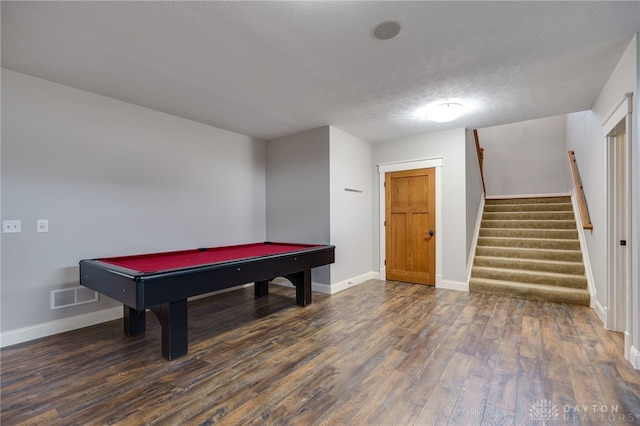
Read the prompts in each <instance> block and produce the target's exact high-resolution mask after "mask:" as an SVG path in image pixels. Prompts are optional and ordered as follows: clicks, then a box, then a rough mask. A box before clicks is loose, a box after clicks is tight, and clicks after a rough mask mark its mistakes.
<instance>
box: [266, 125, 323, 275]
mask: <svg viewBox="0 0 640 426" xmlns="http://www.w3.org/2000/svg"><path fill="white" fill-rule="evenodd" d="M329 173H330V166H329V127H328V126H325V127H319V128H317V129H312V130H307V131H305V132H301V133H296V134H294V135H289V136H284V137H281V138H277V139H273V140H269V141H267V143H266V194H267V207H266V226H267V231H266V232H267V240H269V241H286V242H292V243H309V244H330V243H331V229H330V202H329V201H330V191H329V184H330V179H329ZM312 280H313V282H314V283H320V284H327V285H329V284H331V269H330V266H323V267H320V268H315V269H314V270H313V272H312Z"/></svg>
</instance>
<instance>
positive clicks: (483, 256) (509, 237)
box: [469, 197, 590, 306]
mask: <svg viewBox="0 0 640 426" xmlns="http://www.w3.org/2000/svg"><path fill="white" fill-rule="evenodd" d="M469 291H474V292H483V293H494V294H505V295H511V296H515V297H522V298H527V299H536V300H547V301H554V302H561V303H569V304H577V305H586V306H589V300H590V296H589V291H588V290H587V279H586V277H585V273H584V264H583V262H582V252H581V250H580V241H579V239H578V231H577V228H576V221H575V217H574V214H573V205H572V204H571V198H570V197H546V198H512V199H502V200H495V199H490V200H486V202H485V207H484V213H483V216H482V224H481V226H480V235H479V237H478V244H477V248H476V256H475V260H474V264H473V269H472V271H471V280H470V281H469Z"/></svg>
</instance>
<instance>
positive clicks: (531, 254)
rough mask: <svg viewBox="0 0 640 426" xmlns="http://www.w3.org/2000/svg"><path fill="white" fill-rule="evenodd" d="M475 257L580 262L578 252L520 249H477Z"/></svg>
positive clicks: (580, 258)
mask: <svg viewBox="0 0 640 426" xmlns="http://www.w3.org/2000/svg"><path fill="white" fill-rule="evenodd" d="M476 256H496V257H510V258H515V259H523V258H526V259H540V260H554V259H562V260H565V261H569V262H582V252H581V251H580V250H550V249H535V248H520V247H492V246H486V247H478V248H477V250H476Z"/></svg>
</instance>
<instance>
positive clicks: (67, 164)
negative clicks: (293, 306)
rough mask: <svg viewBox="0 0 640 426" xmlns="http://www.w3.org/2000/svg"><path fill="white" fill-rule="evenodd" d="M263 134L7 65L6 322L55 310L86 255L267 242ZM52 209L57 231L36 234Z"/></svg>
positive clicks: (30, 321)
mask: <svg viewBox="0 0 640 426" xmlns="http://www.w3.org/2000/svg"><path fill="white" fill-rule="evenodd" d="M264 162H265V145H264V141H260V140H256V139H253V138H251V137H248V136H244V135H240V134H236V133H232V132H228V131H225V130H222V129H218V128H215V127H211V126H207V125H203V124H199V123H196V122H193V121H189V120H185V119H182V118H178V117H175V116H171V115H168V114H164V113H160V112H157V111H153V110H150V109H146V108H142V107H138V106H135V105H132V104H128V103H124V102H120V101H116V100H114V99H111V98H107V97H104V96H100V95H96V94H93V93H89V92H85V91H82V90H77V89H73V88H70V87H67V86H63V85H59V84H56V83H52V82H49V81H45V80H41V79H37V78H34V77H31V76H28V75H25V74H20V73H16V72H13V71H9V70H5V69H3V70H2V164H1V172H2V175H1V179H2V183H1V184H2V219H4V220H6V219H20V220H21V221H22V232H21V233H16V234H2V235H1V238H2V249H1V253H2V282H1V294H0V295H1V299H2V300H1V308H2V309H1V311H2V316H1V320H2V324H1V330H2V331H7V330H14V329H19V328H24V327H30V326H33V325H36V324H41V323H45V322H48V321H54V320H58V319H62V318H67V317H71V316H75V315H79V314H84V313H89V312H94V311H98V310H102V309H106V308H112V307H115V306H118V304H116V303H115V302H113V301H111V300H109V299H108V298H106V297H103V296H101V297H100V301H99V302H98V303H90V304H85V305H80V306H76V307H71V308H65V309H58V310H50V308H49V294H50V291H51V290H54V289H61V288H66V287H72V286H77V285H78V281H79V278H78V262H79V261H80V260H81V259H83V258H95V257H105V256H117V255H126V254H139V253H148V252H158V251H168V250H180V249H188V248H194V247H203V246H218V245H225V244H240V243H248V242H255V241H263V240H264V239H265V236H266V235H265V234H266V226H265V183H264V182H265V168H264ZM37 219H48V220H49V232H48V233H36V220H37Z"/></svg>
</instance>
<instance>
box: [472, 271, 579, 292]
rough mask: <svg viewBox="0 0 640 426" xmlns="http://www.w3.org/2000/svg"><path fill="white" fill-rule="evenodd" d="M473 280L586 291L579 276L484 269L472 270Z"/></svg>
mask: <svg viewBox="0 0 640 426" xmlns="http://www.w3.org/2000/svg"><path fill="white" fill-rule="evenodd" d="M471 276H472V277H473V278H486V279H489V280H499V281H513V282H517V283H526V284H541V285H549V286H556V287H569V288H578V289H586V288H587V279H586V278H585V277H584V276H579V275H567V276H562V277H559V276H555V275H553V276H551V275H546V274H543V273H542V272H535V271H520V270H515V269H484V268H473V271H472V273H471Z"/></svg>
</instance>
